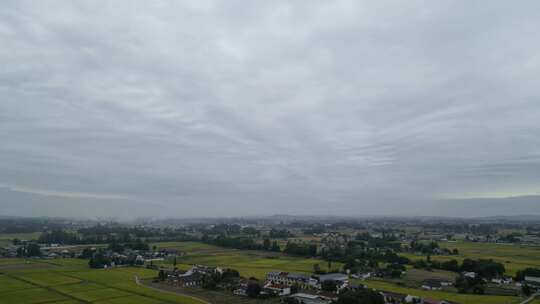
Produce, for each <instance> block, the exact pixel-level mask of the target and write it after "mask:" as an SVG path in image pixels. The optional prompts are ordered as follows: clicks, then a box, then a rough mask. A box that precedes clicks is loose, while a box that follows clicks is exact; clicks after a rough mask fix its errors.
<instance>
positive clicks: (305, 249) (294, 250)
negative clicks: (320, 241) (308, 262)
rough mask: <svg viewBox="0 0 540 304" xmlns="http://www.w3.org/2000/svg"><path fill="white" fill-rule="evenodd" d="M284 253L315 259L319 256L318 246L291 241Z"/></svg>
mask: <svg viewBox="0 0 540 304" xmlns="http://www.w3.org/2000/svg"><path fill="white" fill-rule="evenodd" d="M283 252H284V253H286V254H290V255H298V256H307V257H314V256H316V255H317V245H314V244H307V243H295V242H291V241H289V242H287V245H285V249H283Z"/></svg>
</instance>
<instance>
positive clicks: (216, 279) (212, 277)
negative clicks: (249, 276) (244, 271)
mask: <svg viewBox="0 0 540 304" xmlns="http://www.w3.org/2000/svg"><path fill="white" fill-rule="evenodd" d="M239 278H240V273H239V272H238V271H237V270H234V269H225V270H224V271H223V273H219V272H217V271H216V272H214V273H212V274H205V275H204V277H203V284H202V287H203V288H206V289H216V288H217V287H218V285H223V284H231V283H233V282H235V281H237V280H238V279H239Z"/></svg>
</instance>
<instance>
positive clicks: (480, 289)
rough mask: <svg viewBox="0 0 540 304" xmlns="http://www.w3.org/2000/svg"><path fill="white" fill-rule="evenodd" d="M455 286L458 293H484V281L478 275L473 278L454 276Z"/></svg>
mask: <svg viewBox="0 0 540 304" xmlns="http://www.w3.org/2000/svg"><path fill="white" fill-rule="evenodd" d="M455 286H456V288H457V289H458V292H459V293H474V294H484V292H485V289H486V288H485V282H484V280H483V279H482V278H481V277H480V276H476V277H474V278H471V277H466V276H463V275H460V276H458V277H457V278H456V282H455Z"/></svg>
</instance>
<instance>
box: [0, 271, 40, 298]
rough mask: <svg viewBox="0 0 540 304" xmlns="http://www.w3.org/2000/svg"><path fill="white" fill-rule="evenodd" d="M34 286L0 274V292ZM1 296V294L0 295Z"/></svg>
mask: <svg viewBox="0 0 540 304" xmlns="http://www.w3.org/2000/svg"><path fill="white" fill-rule="evenodd" d="M33 287H35V286H33V285H31V284H28V283H25V282H23V281H20V280H17V279H13V278H10V277H7V276H5V275H0V294H1V293H4V292H10V291H16V290H21V289H27V288H33ZM0 297H1V296H0Z"/></svg>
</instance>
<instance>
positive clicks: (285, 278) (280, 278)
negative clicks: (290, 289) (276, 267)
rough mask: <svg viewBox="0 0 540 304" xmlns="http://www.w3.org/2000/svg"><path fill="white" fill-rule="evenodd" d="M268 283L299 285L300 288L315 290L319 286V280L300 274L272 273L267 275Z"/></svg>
mask: <svg viewBox="0 0 540 304" xmlns="http://www.w3.org/2000/svg"><path fill="white" fill-rule="evenodd" d="M266 281H267V282H269V283H277V284H284V285H288V286H292V285H298V287H300V288H305V289H309V288H313V287H315V286H316V285H317V280H315V279H313V278H311V277H308V276H306V275H303V274H300V273H293V272H284V271H271V272H269V273H267V274H266Z"/></svg>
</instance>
